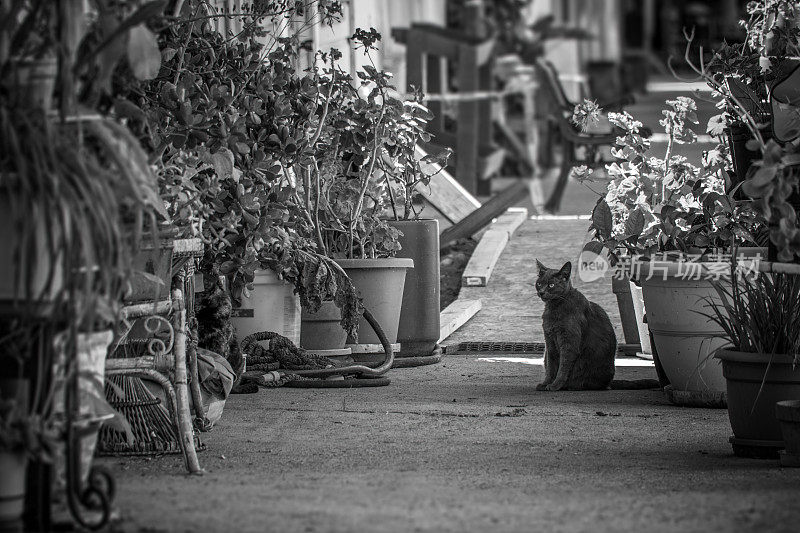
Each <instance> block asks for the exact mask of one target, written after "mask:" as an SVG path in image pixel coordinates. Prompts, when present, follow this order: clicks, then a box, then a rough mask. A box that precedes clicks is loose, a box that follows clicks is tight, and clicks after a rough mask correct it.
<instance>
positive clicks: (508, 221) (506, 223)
mask: <svg viewBox="0 0 800 533" xmlns="http://www.w3.org/2000/svg"><path fill="white" fill-rule="evenodd" d="M527 218H528V210H527V209H526V208H524V207H510V208H509V209H508V210H506V212H505V213H504V214H502V215H500V216H499V217H497V218H496V219H495V221H494V222H492V225H491V226H489V229H488V231H505V232H507V233H508V238H509V239H510V238H511V237H512V236H513V235H514V232H515V231H517V228H519V227H520V226H521V225H522V223H523V222H525V220H527Z"/></svg>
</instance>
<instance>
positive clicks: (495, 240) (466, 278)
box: [461, 229, 508, 287]
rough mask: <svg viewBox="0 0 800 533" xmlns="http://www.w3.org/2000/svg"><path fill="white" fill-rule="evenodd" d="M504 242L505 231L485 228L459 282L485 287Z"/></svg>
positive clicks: (506, 238) (464, 284) (469, 285)
mask: <svg viewBox="0 0 800 533" xmlns="http://www.w3.org/2000/svg"><path fill="white" fill-rule="evenodd" d="M506 244H508V232H507V231H504V230H500V231H497V230H493V229H489V230H487V231H486V232H485V233H484V234H483V236H482V237H481V241H480V242H479V243H478V246H476V247H475V250H474V251H473V252H472V257H470V259H469V262H468V263H467V266H466V268H465V269H464V273H463V274H462V276H461V284H462V285H463V286H465V287H485V286H486V284H487V283H488V282H489V278H490V277H491V275H492V271H493V270H494V267H495V265H496V264H497V260H498V259H500V255H501V254H502V253H503V249H504V248H505V247H506Z"/></svg>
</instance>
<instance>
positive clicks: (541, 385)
mask: <svg viewBox="0 0 800 533" xmlns="http://www.w3.org/2000/svg"><path fill="white" fill-rule="evenodd" d="M548 385H549V384H548V383H539V384H538V385H536V390H547V386H548Z"/></svg>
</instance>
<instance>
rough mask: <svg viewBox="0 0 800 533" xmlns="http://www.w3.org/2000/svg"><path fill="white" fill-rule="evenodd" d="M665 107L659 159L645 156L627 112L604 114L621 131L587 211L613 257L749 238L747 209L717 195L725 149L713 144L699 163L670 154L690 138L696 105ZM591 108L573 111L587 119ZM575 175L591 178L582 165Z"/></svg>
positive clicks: (685, 101) (681, 101)
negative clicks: (604, 181)
mask: <svg viewBox="0 0 800 533" xmlns="http://www.w3.org/2000/svg"><path fill="white" fill-rule="evenodd" d="M666 104H667V108H666V109H664V110H663V111H662V114H663V118H662V119H661V120H660V121H659V124H660V125H661V126H662V127H663V128H664V130H665V132H666V134H667V146H666V149H665V153H664V156H663V157H660V158H659V157H655V156H649V155H648V151H649V149H650V140H649V139H648V138H646V137H645V136H644V135H643V131H642V129H643V126H642V123H641V122H640V121H638V120H635V119H634V118H633V117H632V116H631V115H630V114H629V113H627V112H622V113H609V114H608V118H609V121H610V122H611V123H612V124H613V125H614V126H616V127H617V128H619V129H620V130H621V132H622V135H620V136H619V137H617V142H616V145H615V147H614V148H612V155H613V156H614V157H615V158H616V159H617V161H616V162H614V163H611V164H609V165H606V171H607V173H608V177H609V178H610V182H609V184H608V188H607V190H606V192H605V194H604V195H602V196H601V198H600V199H599V200H598V201H597V204H596V205H595V207H594V210H593V211H592V223H591V226H590V231H591V230H593V231H594V234H595V239H596V240H597V241H599V242H600V243H602V244H603V245H605V246H606V247H607V248H608V250H609V252H610V254H611V255H612V258H613V259H616V258H617V254H618V252H619V251H626V252H628V253H629V254H631V255H651V254H653V253H655V252H664V251H671V250H677V251H681V252H692V253H703V252H705V251H709V250H711V249H714V248H718V247H725V246H730V245H731V244H733V243H735V242H744V241H753V240H754V238H753V235H752V232H751V231H752V229H753V226H754V224H755V221H754V217H753V216H752V213H751V212H750V210H749V209H748V208H747V206H740V205H737V204H736V203H735V202H734V201H733V199H732V197H731V196H730V195H726V194H725V192H724V183H725V181H724V173H725V165H726V159H727V157H728V156H727V150H726V147H725V146H724V145H723V144H721V143H719V144H718V145H717V146H716V147H715V148H714V149H712V150H709V151H707V152H705V153H704V156H703V161H702V166H700V167H697V166H695V165H693V164H692V163H690V162H689V161H688V160H687V158H686V157H684V156H682V155H679V154H677V153H675V149H676V147H677V145H681V144H687V143H693V142H695V141H696V140H697V135H696V134H695V132H694V131H693V130H692V129H691V127H690V126H689V124H697V123H698V120H697V106H696V103H695V102H694V100H692V99H691V98H687V97H678V98H676V99H675V100H667V102H666ZM579 105H581V104H579ZM582 105H584V106H585V105H586V104H582ZM592 109H594V107H593V106H589V107H585V108H584V109H583V110H576V113H575V115H574V116H575V117H578V118H579V117H585V118H586V119H587V120H588V119H590V118H591V116H592V115H593V114H594V111H592ZM576 174H577V176H578V178H579V179H581V180H583V181H588V180H591V173H590V172H589V171H588V170H586V169H578V172H577V173H576Z"/></svg>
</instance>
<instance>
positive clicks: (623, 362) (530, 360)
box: [478, 356, 653, 367]
mask: <svg viewBox="0 0 800 533" xmlns="http://www.w3.org/2000/svg"><path fill="white" fill-rule="evenodd" d="M478 361H481V362H484V363H521V364H523V365H537V366H544V358H543V357H505V356H495V357H479V358H478ZM614 364H615V366H618V367H626V366H627V367H633V366H642V367H652V366H653V362H652V361H648V360H646V359H639V358H638V357H618V358H617V359H616V360H615V361H614Z"/></svg>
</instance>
